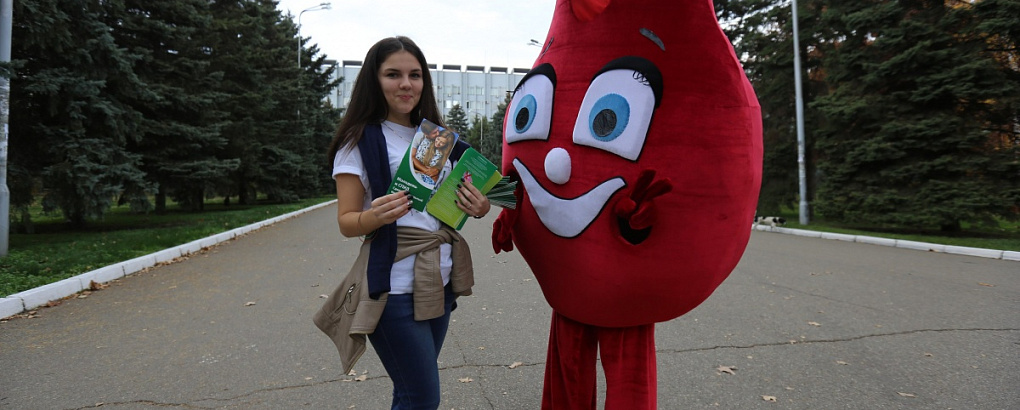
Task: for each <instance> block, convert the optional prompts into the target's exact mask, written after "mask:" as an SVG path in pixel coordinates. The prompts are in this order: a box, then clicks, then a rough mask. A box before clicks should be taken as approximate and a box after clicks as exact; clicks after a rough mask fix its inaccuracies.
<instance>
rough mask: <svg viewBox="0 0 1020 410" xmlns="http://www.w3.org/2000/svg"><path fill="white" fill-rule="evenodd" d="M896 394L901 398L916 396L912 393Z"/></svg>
mask: <svg viewBox="0 0 1020 410" xmlns="http://www.w3.org/2000/svg"><path fill="white" fill-rule="evenodd" d="M896 394H898V395H900V396H903V397H917V395H916V394H914V393H904V392H900V391H898V392H896Z"/></svg>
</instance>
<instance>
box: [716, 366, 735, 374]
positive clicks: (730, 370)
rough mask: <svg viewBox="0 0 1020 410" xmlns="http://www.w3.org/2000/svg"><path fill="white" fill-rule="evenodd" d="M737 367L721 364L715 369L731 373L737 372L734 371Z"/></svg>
mask: <svg viewBox="0 0 1020 410" xmlns="http://www.w3.org/2000/svg"><path fill="white" fill-rule="evenodd" d="M736 369H737V368H736V367H734V366H719V367H716V368H715V370H717V371H719V372H720V373H729V374H736V373H734V372H733V371H734V370H736Z"/></svg>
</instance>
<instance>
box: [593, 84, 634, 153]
mask: <svg viewBox="0 0 1020 410" xmlns="http://www.w3.org/2000/svg"><path fill="white" fill-rule="evenodd" d="M629 118H630V104H628V103H627V99H626V98H624V97H623V96H621V95H620V94H606V95H605V96H603V97H602V98H599V100H598V101H596V102H595V104H593V105H592V107H591V112H589V113H588V129H589V130H590V131H591V136H592V137H593V138H595V139H597V140H599V141H603V142H607V141H612V140H614V139H616V138H617V137H619V136H620V135H621V134H623V130H625V129H627V121H628V119H629Z"/></svg>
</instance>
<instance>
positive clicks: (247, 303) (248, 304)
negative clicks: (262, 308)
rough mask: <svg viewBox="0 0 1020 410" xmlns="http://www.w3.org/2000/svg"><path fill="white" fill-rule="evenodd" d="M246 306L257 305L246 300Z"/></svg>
mask: <svg viewBox="0 0 1020 410" xmlns="http://www.w3.org/2000/svg"><path fill="white" fill-rule="evenodd" d="M244 305H245V306H255V302H246V303H245V304H244Z"/></svg>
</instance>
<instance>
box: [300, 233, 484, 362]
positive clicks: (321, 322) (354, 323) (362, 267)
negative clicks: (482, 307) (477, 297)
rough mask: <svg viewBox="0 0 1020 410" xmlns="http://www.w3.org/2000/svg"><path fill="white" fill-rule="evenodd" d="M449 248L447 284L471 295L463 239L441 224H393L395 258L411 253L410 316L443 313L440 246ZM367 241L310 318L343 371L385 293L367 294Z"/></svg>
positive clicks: (360, 349)
mask: <svg viewBox="0 0 1020 410" xmlns="http://www.w3.org/2000/svg"><path fill="white" fill-rule="evenodd" d="M444 243H449V244H451V245H452V246H453V249H452V252H451V257H452V258H453V268H452V270H451V272H450V286H451V287H452V290H453V293H454V294H455V295H457V296H467V295H470V294H471V287H472V286H474V284H475V279H474V270H473V268H472V266H471V249H470V248H469V247H468V244H467V242H466V241H464V238H463V237H462V236H460V233H458V232H457V231H456V230H454V229H453V228H450V227H448V226H446V225H443V227H442V229H440V230H438V231H436V232H428V231H425V230H422V229H417V228H409V227H398V228H397V255H396V258H395V259H394V260H395V261H398V260H401V259H404V258H406V257H408V256H411V255H415V261H414V282H413V285H412V291H413V292H414V296H413V297H414V320H428V319H434V318H437V317H440V316H442V315H443V314H444V313H445V304H444V302H445V290H444V286H443V277H442V272H441V271H440V258H441V254H440V250H439V245H441V244H444ZM370 244H371V242H370V241H366V242H365V243H364V244H362V245H361V252H360V253H359V254H358V258H357V259H356V260H355V261H354V265H353V266H352V267H351V270H350V271H349V272H348V273H347V276H346V277H345V278H344V280H343V281H342V282H341V283H340V286H338V287H337V288H336V290H334V291H333V293H332V294H331V295H330V296H329V297H328V298H327V299H326V303H324V304H323V305H322V308H320V309H319V311H318V312H316V314H315V316H314V317H313V318H312V321H313V322H315V325H316V326H317V327H318V328H319V329H320V330H322V332H323V333H325V334H326V336H329V338H330V339H331V340H332V341H333V344H335V345H336V348H337V351H338V352H339V353H340V362H341V363H342V364H343V367H344V374H347V373H350V371H351V369H353V368H354V364H355V363H356V362H357V361H358V359H359V358H360V357H361V355H362V354H364V353H365V344H366V342H365V339H366V335H368V334H371V333H372V332H374V331H375V326H376V324H378V323H379V318H380V317H381V316H382V312H383V308H385V306H386V299H387V297H388V296H389V295H388V294H386V293H384V294H382V295H381V296H380V297H379V299H377V300H376V299H372V298H370V297H369V296H368V280H367V274H368V256H369V253H371V245H370Z"/></svg>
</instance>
